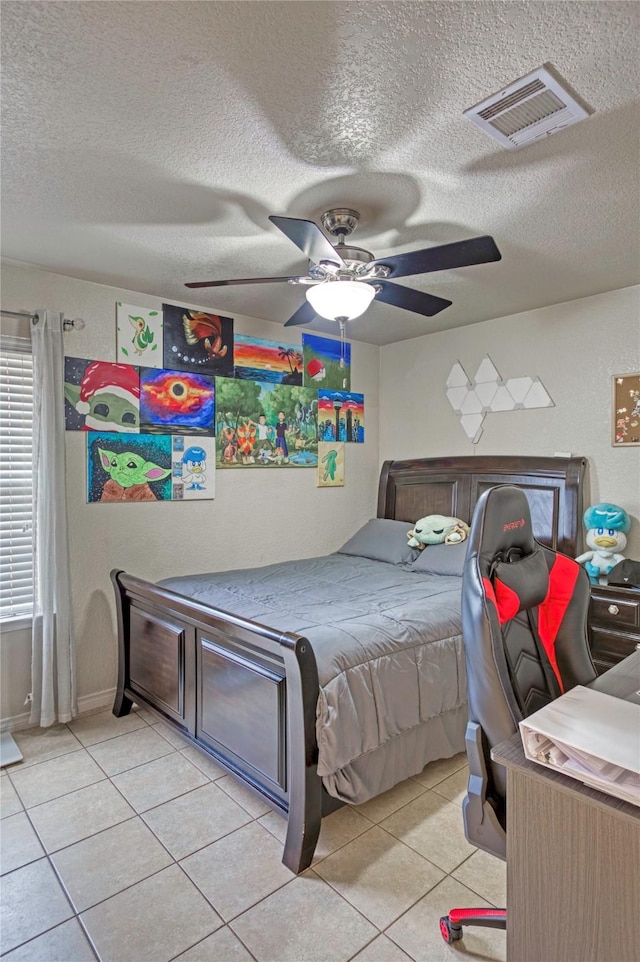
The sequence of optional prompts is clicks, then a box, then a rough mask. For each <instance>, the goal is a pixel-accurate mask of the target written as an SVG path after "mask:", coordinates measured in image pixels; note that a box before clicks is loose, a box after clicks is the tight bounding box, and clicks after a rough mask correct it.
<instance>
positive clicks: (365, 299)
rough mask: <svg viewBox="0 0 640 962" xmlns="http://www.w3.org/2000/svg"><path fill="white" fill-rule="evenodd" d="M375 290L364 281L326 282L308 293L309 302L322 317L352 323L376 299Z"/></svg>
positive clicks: (312, 288)
mask: <svg viewBox="0 0 640 962" xmlns="http://www.w3.org/2000/svg"><path fill="white" fill-rule="evenodd" d="M375 293H376V292H375V288H374V287H372V286H371V285H370V284H366V283H365V282H364V281H340V280H335V281H334V280H332V281H325V282H324V283H322V284H316V285H315V286H314V287H310V288H309V289H308V290H307V291H306V295H307V300H308V301H309V303H310V304H311V306H312V308H313V309H314V311H315V312H316V314H319V315H320V317H326V318H328V319H329V320H330V321H336V320H337V319H338V318H339V317H341V318H346V319H347V320H348V321H352V320H353V318H354V317H360V315H361V314H364V312H365V311H366V309H367V308H368V307H369V305H370V304H371V301H372V300H373V298H374V297H375Z"/></svg>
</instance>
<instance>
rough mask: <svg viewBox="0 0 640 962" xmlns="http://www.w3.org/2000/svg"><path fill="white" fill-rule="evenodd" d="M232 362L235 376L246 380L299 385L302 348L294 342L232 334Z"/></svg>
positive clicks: (300, 383) (300, 381) (300, 380)
mask: <svg viewBox="0 0 640 962" xmlns="http://www.w3.org/2000/svg"><path fill="white" fill-rule="evenodd" d="M233 361H234V365H235V376H236V377H239V378H242V379H244V380H246V381H271V382H273V383H274V384H297V385H302V350H301V348H300V347H296V346H295V344H280V342H279V341H268V340H266V338H263V337H249V336H247V335H245V334H236V336H235V340H234V345H233Z"/></svg>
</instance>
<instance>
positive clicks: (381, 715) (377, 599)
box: [160, 554, 466, 802]
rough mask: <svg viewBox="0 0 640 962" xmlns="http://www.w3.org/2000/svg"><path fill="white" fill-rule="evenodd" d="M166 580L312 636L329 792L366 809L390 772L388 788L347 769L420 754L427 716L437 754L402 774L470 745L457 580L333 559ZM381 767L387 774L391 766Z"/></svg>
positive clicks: (322, 763)
mask: <svg viewBox="0 0 640 962" xmlns="http://www.w3.org/2000/svg"><path fill="white" fill-rule="evenodd" d="M160 583H161V584H162V585H163V586H165V587H167V588H169V589H171V590H172V591H176V592H179V593H180V594H183V595H188V596H189V597H191V598H195V599H197V600H199V601H202V602H204V603H206V604H208V605H211V606H214V607H216V608H220V609H222V610H224V611H227V612H231V613H233V614H237V615H240V616H242V617H243V618H248V619H250V620H252V621H257V622H261V623H262V624H264V625H268V626H269V627H270V628H273V629H275V630H277V631H292V632H296V633H298V634H302V635H305V636H306V637H307V638H308V639H309V641H310V642H311V644H312V647H313V650H314V653H315V657H316V661H317V664H318V675H319V681H320V693H319V698H318V707H317V721H316V729H317V738H318V750H319V757H318V773H319V774H320V775H321V776H323V778H324V781H325V785H326V787H327V789H328V790H329V791H330V792H331V793H332V794H334V795H337V796H338V797H341V798H344V799H345V800H347V801H350V802H361V801H364V800H366V798H367V797H370V796H371V795H375V794H377V793H378V792H379V791H383V790H385V788H388V787H390V785H389V784H387V782H388V781H389V777H388V776H385V778H384V779H383V780H382V782H381V781H380V777H379V776H377V775H376V776H375V777H373V778H372V779H369V780H368V779H367V778H363V777H362V774H361V772H362V770H363V769H362V765H360V766H359V769H358V771H359V774H358V775H357V777H355V778H354V777H350V774H349V773H350V766H352V763H354V762H357V761H358V760H362V759H363V757H364V756H371V759H372V761H373V760H374V759H375V757H376V755H377V754H379V753H380V750H381V749H382V748H383V747H384V746H392V744H393V741H394V739H396V740H397V742H398V745H399V746H401V748H400V751H401V752H402V753H403V754H407V751H408V749H407V746H408V745H411V746H413V747H412V748H411V752H415V751H416V748H415V747H414V743H417V742H420V743H422V742H424V739H423V738H417V737H416V733H417V732H418V733H419V731H420V727H421V726H424V725H425V723H429V722H430V720H435V721H436V722H437V724H436V725H435V726H432V730H434V731H436V734H437V737H438V738H439V744H438V747H437V750H435V751H433V752H428V753H427V754H428V757H426V758H425V760H424V761H421V760H420V759H418V763H416V762H415V761H411V762H409V767H411V768H412V769H413V771H407V773H406V774H405V775H404V777H407V775H408V774H415V773H416V772H417V771H419V770H421V768H422V766H423V765H424V763H425V761H429V760H430V759H431V758H432V757H442V756H447V755H451V754H454V752H456V751H460V750H461V749H462V747H463V744H462V743H461V732H462V730H463V726H462V725H461V724H460V719H462V720H463V716H464V708H465V704H466V680H465V670H464V653H463V648H462V636H461V618H460V587H461V579H460V578H455V577H442V576H437V575H425V574H419V573H415V572H412V571H410V570H409V568H408V567H406V568H405V566H403V565H392V564H386V563H384V562H379V561H371V560H369V559H367V558H361V557H354V556H352V555H342V554H333V555H328V556H326V557H322V558H310V559H307V560H304V561H291V562H285V563H281V564H276V565H269V566H267V567H263V568H251V569H244V570H241V571H227V572H220V573H215V574H202V575H192V576H184V577H177V578H168V579H166V580H164V581H162V582H160ZM456 710H462V711H458V712H457V714H455V713H456ZM447 713H452V714H451V715H450V718H456V724H455V726H453V725H451V724H450V725H449V726H448V727H447V724H444V727H443V725H442V724H440V722H439V721H438V719H437V716H442V717H443V718H444V719H446V718H447ZM454 729H455V731H454ZM443 732H444V734H443ZM387 754H388V753H387ZM364 761H365V763H366V758H365V759H364ZM402 764H404V762H403V763H402ZM402 764H401V765H400V767H399V769H398V770H399V771H402ZM377 767H378V768H380V762H379V759H378V766H377ZM384 767H385V768H386V769H387V770H389V763H388V761H387V762H385V766H384ZM392 767H393V766H392ZM396 780H398V779H396ZM356 783H357V784H356ZM391 783H392V784H393V783H394V780H393V779H391Z"/></svg>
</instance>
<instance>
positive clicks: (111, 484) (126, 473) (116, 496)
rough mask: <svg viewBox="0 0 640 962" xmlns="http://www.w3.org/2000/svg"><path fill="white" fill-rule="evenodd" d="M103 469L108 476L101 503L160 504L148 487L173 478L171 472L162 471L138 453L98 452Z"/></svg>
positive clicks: (99, 449)
mask: <svg viewBox="0 0 640 962" xmlns="http://www.w3.org/2000/svg"><path fill="white" fill-rule="evenodd" d="M98 456H99V458H100V466H101V467H102V468H103V470H104V471H106V472H107V474H108V475H109V480H108V481H107V482H105V485H104V487H103V489H102V494H101V495H100V501H157V500H158V499H157V497H156V495H155V494H154V493H153V491H152V490H151V487H150V486H149V482H150V481H162V480H164V478H166V477H168V475H169V474H171V470H170V469H165V468H162V467H160V466H159V465H158V464H154V463H153V461H145V459H144V458H143V457H142V456H141V455H139V454H136V452H135V451H123V452H122V453H120V454H118V453H116V452H115V451H106V450H105V449H104V448H98Z"/></svg>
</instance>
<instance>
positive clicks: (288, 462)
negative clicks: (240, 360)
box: [216, 377, 318, 468]
mask: <svg viewBox="0 0 640 962" xmlns="http://www.w3.org/2000/svg"><path fill="white" fill-rule="evenodd" d="M317 436H318V398H317V391H314V390H313V389H311V388H304V387H297V386H290V385H287V384H274V383H273V382H268V381H248V380H243V379H240V378H233V379H231V378H223V377H219V378H216V437H217V455H216V456H217V464H218V466H219V467H221V468H236V467H265V468H266V467H271V468H273V467H290V468H294V467H316V465H317V463H318V456H317V452H318V441H317Z"/></svg>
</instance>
